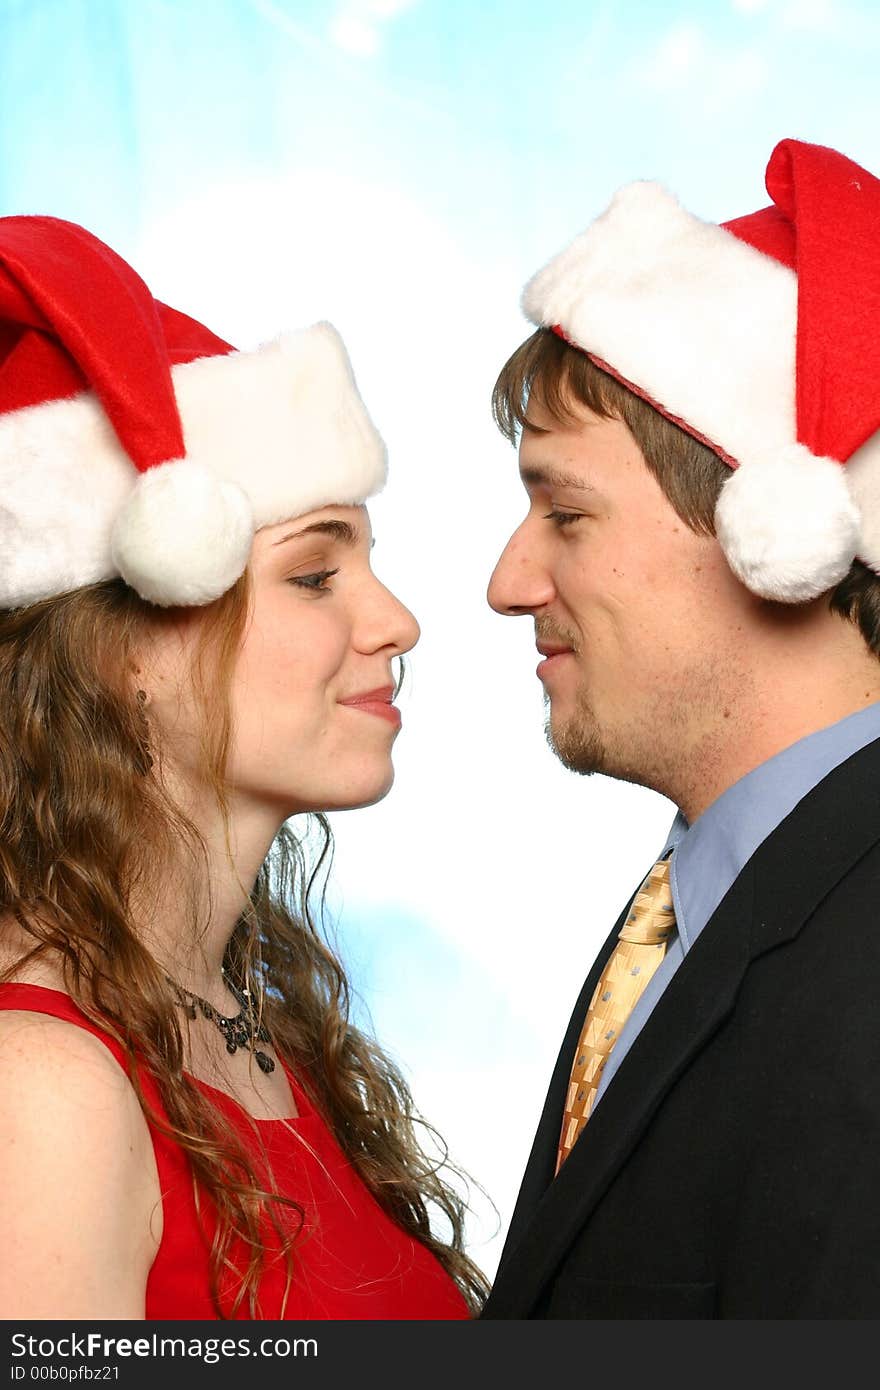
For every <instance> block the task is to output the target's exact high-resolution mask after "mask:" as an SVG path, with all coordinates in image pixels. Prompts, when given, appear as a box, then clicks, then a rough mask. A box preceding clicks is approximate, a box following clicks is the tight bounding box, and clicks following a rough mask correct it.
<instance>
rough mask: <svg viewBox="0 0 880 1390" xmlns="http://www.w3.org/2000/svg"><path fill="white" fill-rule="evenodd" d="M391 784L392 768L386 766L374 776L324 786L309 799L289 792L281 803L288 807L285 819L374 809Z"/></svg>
mask: <svg viewBox="0 0 880 1390" xmlns="http://www.w3.org/2000/svg"><path fill="white" fill-rule="evenodd" d="M393 784H394V768H393V767H392V766H391V764H390V763H388V764H387V765H386V766H385V767H384V768H383V769H382V770H381V772H379V771H377V772H376V775H375V776H371V777H364V776H361V777H358V778H357V779H356V780H350V781H347V782H346V783H345V784H338V785H337V786H327V787H325V788H322V789H321V791H318V792H315V793H314V794H313V795H311V796H303V795H302V793H299V794H297V793H296V792H294V791H292V793H291V795H290V796H289V797H282V798H281V800H282V801H283V802H284V803H285V805H286V806H287V807H288V808H289V809H287V811H286V816H296V815H304V814H307V813H308V812H321V811H356V810H358V809H359V808H360V807H362V806H375V804H376V802H377V801H382V800H383V798H384V797H386V796H387V795H388V793H389V792H390V790H391V788H392V786H393Z"/></svg>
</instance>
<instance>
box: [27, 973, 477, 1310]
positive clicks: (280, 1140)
mask: <svg viewBox="0 0 880 1390" xmlns="http://www.w3.org/2000/svg"><path fill="white" fill-rule="evenodd" d="M0 1009H22V1010H26V1011H28V1012H31V1013H40V1014H50V1015H51V1016H52V1017H53V1018H60V1019H64V1020H66V1021H67V1022H69V1023H74V1024H76V1025H78V1026H79V1027H80V1028H85V1029H86V1030H87V1031H88V1032H90V1033H92V1034H93V1035H94V1036H95V1037H96V1038H99V1039H100V1040H101V1042H102V1043H104V1045H105V1046H106V1047H107V1048H108V1049H109V1051H110V1052H112V1054H113V1055H114V1057H115V1058H116V1060H117V1061H118V1062H119V1063H120V1065H121V1066H123V1068H125V1066H126V1063H125V1060H124V1054H123V1052H122V1049H121V1048H120V1047H119V1045H118V1043H116V1042H115V1041H114V1040H113V1039H112V1038H110V1037H108V1036H107V1034H105V1033H103V1032H102V1031H101V1030H100V1029H99V1028H97V1027H96V1026H95V1025H94V1024H93V1023H92V1022H91V1021H90V1020H89V1019H88V1018H86V1016H85V1015H84V1014H83V1013H82V1012H81V1011H80V1010H79V1009H78V1008H77V1006H76V1005H75V1004H74V1002H73V1000H72V999H71V998H70V997H69V995H67V994H63V993H61V992H60V991H59V990H54V989H46V988H44V987H43V986H41V985H16V984H6V985H0ZM285 1070H286V1068H285ZM287 1074H288V1078H289V1080H290V1085H291V1089H292V1091H293V1094H294V1096H295V1098H296V1105H297V1109H298V1110H299V1115H298V1116H297V1117H296V1118H295V1119H287V1120H257V1119H254V1118H253V1117H252V1116H250V1115H248V1113H247V1112H246V1111H245V1110H244V1109H243V1108H242V1107H241V1106H240V1105H238V1104H237V1102H236V1101H234V1100H233V1099H232V1097H231V1096H227V1095H226V1094H225V1092H223V1091H218V1090H216V1089H215V1088H214V1087H213V1086H209V1085H207V1083H205V1082H202V1081H198V1082H197V1083H196V1084H197V1085H198V1086H199V1087H200V1089H202V1090H203V1091H204V1092H205V1093H206V1094H207V1095H208V1097H209V1098H210V1100H211V1101H213V1103H214V1104H215V1105H216V1106H217V1108H218V1109H219V1110H220V1112H221V1114H222V1115H224V1116H225V1117H226V1119H227V1121H228V1123H229V1126H230V1129H232V1130H234V1131H235V1132H236V1133H237V1134H238V1135H239V1136H240V1138H241V1140H242V1142H243V1143H244V1145H245V1148H246V1149H247V1152H248V1154H249V1156H250V1157H251V1158H252V1160H253V1162H254V1165H255V1167H256V1169H257V1172H258V1173H259V1172H261V1171H265V1168H264V1165H265V1162H266V1161H267V1160H268V1162H270V1163H271V1165H272V1171H273V1173H274V1175H275V1180H276V1182H277V1186H278V1191H279V1192H281V1193H283V1194H285V1195H287V1196H291V1197H293V1198H295V1199H296V1201H297V1202H298V1203H299V1204H300V1206H301V1207H303V1208H304V1209H305V1230H304V1232H303V1236H302V1238H301V1239H300V1240H299V1242H298V1243H297V1246H296V1248H295V1250H294V1254H293V1261H294V1264H293V1278H292V1281H291V1285H290V1289H289V1291H288V1295H287V1304H286V1307H285V1308H284V1309H283V1312H282V1300H283V1295H284V1288H285V1283H286V1273H285V1264H284V1261H283V1260H282V1259H281V1258H280V1254H279V1249H278V1242H277V1238H275V1237H274V1236H273V1234H272V1233H271V1232H270V1231H268V1230H267V1233H266V1242H265V1243H266V1246H267V1248H268V1250H269V1254H268V1256H267V1263H266V1265H265V1267H264V1272H263V1276H262V1280H261V1283H260V1288H259V1300H258V1309H257V1314H256V1316H257V1317H259V1318H275V1319H277V1318H281V1317H282V1316H283V1317H284V1318H285V1319H331V1318H332V1319H358V1320H360V1319H367V1318H377V1319H398V1320H403V1319H407V1320H408V1319H441V1318H443V1319H445V1318H467V1317H469V1316H470V1315H469V1313H468V1309H467V1306H466V1304H465V1302H464V1299H463V1298H462V1295H461V1293H460V1292H459V1290H458V1289H457V1287H456V1286H455V1284H454V1283H453V1281H452V1280H451V1279H450V1277H449V1275H448V1274H447V1273H446V1271H445V1270H444V1269H443V1268H442V1267H441V1266H440V1264H439V1263H438V1261H437V1260H436V1259H435V1258H434V1256H433V1255H432V1254H431V1252H430V1251H429V1250H426V1249H425V1247H424V1246H423V1245H421V1244H420V1243H419V1242H418V1241H417V1240H414V1239H413V1238H412V1237H411V1236H409V1235H408V1234H407V1233H406V1232H405V1231H403V1230H401V1228H400V1227H399V1226H397V1225H396V1223H395V1222H394V1221H393V1220H392V1219H391V1218H390V1217H389V1216H388V1215H386V1213H385V1212H384V1211H383V1210H382V1208H381V1207H380V1206H379V1205H378V1203H377V1202H376V1201H375V1199H374V1198H373V1196H372V1195H371V1193H370V1192H369V1191H368V1190H367V1188H366V1186H365V1185H364V1183H363V1182H362V1180H361V1179H360V1177H359V1176H358V1174H357V1173H356V1172H355V1170H354V1169H353V1168H352V1166H351V1164H350V1163H349V1161H348V1159H347V1158H346V1157H345V1155H344V1154H343V1153H342V1151H341V1149H340V1148H339V1146H338V1144H337V1143H336V1141H335V1139H334V1138H333V1135H332V1134H331V1132H330V1129H329V1128H328V1126H327V1125H326V1123H325V1122H324V1120H323V1119H322V1118H321V1116H320V1115H319V1114H318V1112H317V1111H316V1110H315V1108H314V1106H313V1105H312V1104H311V1103H310V1102H309V1099H308V1097H307V1096H306V1095H305V1094H304V1092H303V1090H302V1088H301V1087H300V1086H299V1085H298V1083H297V1081H296V1078H295V1077H294V1076H292V1075H291V1074H290V1072H289V1071H288V1073H287ZM140 1075H141V1082H142V1085H143V1088H144V1094H145V1095H146V1097H147V1099H148V1101H149V1102H150V1104H151V1105H152V1106H154V1107H155V1109H156V1112H157V1114H159V1115H161V1116H163V1117H164V1115H165V1112H164V1108H163V1107H162V1104H161V1101H160V1100H159V1092H158V1088H157V1086H156V1083H155V1081H154V1080H153V1078H152V1077H151V1076H150V1075H149V1073H147V1072H145V1071H141V1073H140ZM150 1133H151V1136H152V1140H153V1149H154V1151H155V1155H156V1167H157V1169H158V1173H159V1183H160V1187H161V1191H162V1206H163V1213H164V1229H163V1234H162V1240H161V1243H160V1245H159V1250H158V1252H157V1254H156V1258H155V1260H154V1262H153V1266H152V1269H151V1270H150V1275H149V1278H148V1281H147V1295H146V1316H147V1318H148V1319H198V1320H204V1319H216V1318H217V1312H216V1310H215V1308H214V1306H213V1303H212V1301H211V1297H210V1292H209V1288H210V1286H209V1263H208V1261H209V1250H210V1235H211V1232H212V1229H213V1227H212V1226H211V1224H210V1222H208V1223H206V1224H207V1225H208V1230H207V1235H206V1234H204V1233H203V1232H202V1230H201V1229H200V1227H199V1222H198V1219H197V1215H196V1206H195V1199H194V1195H193V1185H192V1180H191V1177H190V1171H189V1166H188V1162H187V1159H186V1156H185V1154H184V1152H183V1150H182V1149H180V1148H179V1146H178V1145H177V1144H176V1143H174V1142H173V1141H172V1140H170V1139H167V1138H166V1137H165V1136H163V1135H162V1134H160V1133H159V1131H158V1130H157V1129H155V1128H153V1127H152V1126H151V1127H150ZM263 1147H265V1158H264V1156H263ZM202 1205H203V1207H204V1198H203V1202H202ZM273 1250H274V1259H273V1254H272V1252H273ZM235 1253H236V1254H237V1255H240V1254H241V1247H240V1246H239V1247H237V1249H236V1252H235ZM236 1263H237V1264H239V1267H242V1266H241V1264H240V1262H239V1260H237V1261H236ZM232 1292H233V1287H232V1285H231V1284H221V1302H222V1306H223V1308H224V1309H228V1308H229V1306H230V1301H229V1300H230V1294H231V1293H232ZM234 1316H235V1317H236V1318H238V1319H243V1320H247V1319H249V1318H250V1316H251V1314H250V1310H249V1308H248V1305H247V1300H244V1303H243V1306H242V1307H240V1308H239V1310H238V1312H237V1313H236V1314H235V1315H234Z"/></svg>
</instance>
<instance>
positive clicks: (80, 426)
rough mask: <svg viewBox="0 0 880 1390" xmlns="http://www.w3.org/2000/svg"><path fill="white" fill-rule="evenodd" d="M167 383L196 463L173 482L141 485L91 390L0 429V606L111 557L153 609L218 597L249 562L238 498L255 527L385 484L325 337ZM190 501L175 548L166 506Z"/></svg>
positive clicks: (375, 445)
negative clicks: (193, 523) (195, 512)
mask: <svg viewBox="0 0 880 1390" xmlns="http://www.w3.org/2000/svg"><path fill="white" fill-rule="evenodd" d="M172 375H173V380H174V390H175V394H176V397H177V403H178V408H179V411H180V417H181V421H182V424H183V433H184V440H185V446H186V460H187V461H188V464H189V465H192V466H193V467H191V468H186V469H184V470H183V472H182V473H181V474H180V476H179V478H178V477H177V471H178V470H179V469H180V468H181V462H180V461H176V462H175V461H170V460H169V461H168V462H167V463H164V464H161V465H159V466H158V467H156V468H155V469H149V470H147V472H146V473H144V474H143V475H142V474H139V473H138V472H137V470H136V469H135V467H134V465H133V464H132V462H131V460H130V459H129V458H128V456H127V454H126V453H125V452H124V451H123V449H122V447H121V445H120V444H119V441H118V439H117V437H116V435H115V433H114V431H113V429H112V427H111V426H110V424H109V421H108V420H107V417H106V416H105V414H104V412H103V410H102V409H101V408H100V406H99V404H98V402H97V400H96V399H95V397H94V396H92V395H91V394H90V393H86V392H84V393H83V394H81V395H78V396H74V397H72V398H71V399H69V400H63V401H52V402H50V403H48V404H45V405H38V406H32V407H30V408H28V409H24V410H17V411H13V412H10V413H9V414H6V415H3V416H0V606H3V607H18V606H21V605H24V604H27V603H33V602H36V601H37V600H38V599H41V598H47V597H50V596H51V595H53V594H59V593H63V592H65V591H66V590H68V589H74V588H79V587H80V586H81V585H84V584H91V583H95V582H96V581H98V580H102V579H109V578H112V577H113V576H115V575H117V574H119V573H120V567H119V565H118V564H117V559H116V556H117V555H118V557H119V559H120V561H121V562H122V563H123V564H125V565H126V566H127V567H128V573H127V574H126V575H125V576H124V577H125V578H126V579H128V581H129V582H131V583H135V578H134V577H135V575H137V577H138V578H137V583H135V587H138V588H139V592H142V593H143V594H144V596H146V597H150V599H151V601H152V602H155V603H163V604H178V603H180V604H191V603H192V604H194V603H205V602H210V598H209V597H202V598H197V597H194V596H193V595H195V594H198V593H201V594H203V595H208V594H209V593H210V594H211V597H216V596H217V593H212V592H211V591H212V590H215V589H216V588H217V585H219V584H222V583H223V581H224V578H225V577H226V576H227V575H231V578H230V579H229V584H231V583H233V582H234V580H235V578H237V576H238V574H240V573H241V572H242V570H243V569H244V567H245V565H246V563H247V558H248V553H249V547H248V549H247V550H246V549H245V547H244V533H245V530H246V524H245V516H246V509H245V506H244V502H245V501H246V502H247V504H249V507H250V510H251V513H252V520H250V519H248V521H247V526H251V527H252V528H257V529H258V528H260V527H262V526H270V525H273V524H275V523H277V522H281V521H287V520H289V519H291V518H293V517H296V516H302V515H303V514H304V513H306V512H309V511H313V510H315V509H316V508H318V507H323V506H329V505H331V504H336V505H339V506H345V505H356V504H359V503H361V502H364V501H365V500H366V499H367V498H368V497H370V496H372V495H373V494H374V493H376V492H378V491H380V489H381V488H382V486H383V485H384V482H385V476H386V459H385V446H384V444H383V442H382V439H381V437H380V436H379V434H378V433H377V431H376V429H375V426H374V425H373V423H372V421H371V420H370V417H369V415H368V414H367V411H366V408H365V406H364V404H363V401H362V400H361V398H360V395H359V394H358V390H357V387H356V385H355V381H354V377H353V375H352V370H351V365H350V363H349V360H348V355H347V353H346V350H345V347H344V346H343V343H342V340H341V338H340V337H339V335H338V334H337V332H336V330H335V329H334V328H333V327H332V326H331V325H330V324H327V323H319V324H315V325H314V326H312V327H311V328H306V329H302V330H300V331H299V332H297V333H291V334H288V335H285V336H284V337H282V338H279V339H277V340H276V341H275V342H272V343H269V344H267V345H266V346H264V347H262V348H259V349H257V350H256V351H254V352H236V353H230V354H228V355H226V356H217V357H203V358H199V359H197V360H196V361H193V362H188V363H185V364H183V365H181V366H177V367H175V368H174V369H173V373H172ZM153 472H154V473H156V475H157V477H156V480H155V482H154V481H153V480H152V479H151V478H150V473H153ZM160 475H161V476H160ZM206 475H212V476H213V477H214V478H215V479H216V481H217V484H218V488H217V489H213V488H208V486H207V483H206V481H205V480H206ZM172 479H175V481H173V482H172ZM226 484H234V485H235V486H234V487H232V488H227V487H226V486H225V485H226ZM200 490H201V491H200ZM239 493H240V494H243V500H242V502H239V501H238V495H239ZM196 497H199V498H201V500H202V502H203V503H204V514H203V517H202V521H201V523H200V528H199V530H198V535H197V536H196V533H195V531H193V530H190V531H188V532H187V534H186V535H184V534H183V532H184V531H185V529H186V527H185V524H184V521H183V514H182V513H181V514H180V515H176V512H177V504H178V502H184V501H185V502H186V505H189V504H190V503H192V502H193V500H194V499H195V498H196ZM187 499H188V500H187ZM127 503H128V504H129V506H128V508H127V509H126V504H127ZM154 505H155V507H156V516H155V517H154V518H151V517H150V516H149V514H148V513H149V508H150V507H151V506H154ZM124 509H126V510H124ZM117 518H119V529H118V530H115V527H116V524H117ZM212 552H213V553H212ZM129 576H131V577H129ZM229 584H227V585H226V586H225V587H229ZM223 591H224V590H223V589H219V590H218V591H217V592H223ZM160 595H161V596H160Z"/></svg>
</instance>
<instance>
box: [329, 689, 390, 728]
mask: <svg viewBox="0 0 880 1390" xmlns="http://www.w3.org/2000/svg"><path fill="white" fill-rule="evenodd" d="M394 690H395V687H394V686H393V685H382V686H380V687H379V689H378V690H365V691H362V692H361V694H359V695H349V696H347V697H346V699H344V700H340V701H339V703H340V705H347V706H348V708H349V709H359V710H363V711H364V713H365V714H375V715H378V717H379V718H380V719H387V720H388V722H389V724H394V725H396V726H397V728H399V727H400V722H401V720H400V710H399V709H398V708H397V706H396V705H394V704H392V703H391V702H392V700H393V699H394Z"/></svg>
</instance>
